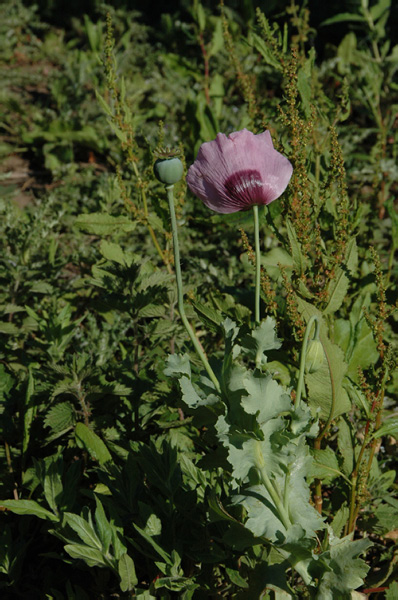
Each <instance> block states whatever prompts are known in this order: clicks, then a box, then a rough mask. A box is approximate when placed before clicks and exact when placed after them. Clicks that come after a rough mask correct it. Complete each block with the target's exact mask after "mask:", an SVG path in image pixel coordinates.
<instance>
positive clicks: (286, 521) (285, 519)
mask: <svg viewBox="0 0 398 600" xmlns="http://www.w3.org/2000/svg"><path fill="white" fill-rule="evenodd" d="M258 469H259V472H260V475H261V479H262V482H263V484H264V486H265V488H266V490H267V492H268V493H269V495H270V496H271V498H272V501H273V503H274V505H275V508H276V510H277V511H278V513H279V518H280V520H281V521H282V523H283V525H284V527H285V528H286V529H289V527H290V526H291V524H292V523H291V521H290V518H289V515H288V512H287V510H286V509H285V507H284V505H283V502H282V501H281V499H280V497H279V494H278V492H277V491H276V489H275V487H274V486H273V484H272V482H271V480H270V478H269V477H268V475H267V472H266V470H265V467H258Z"/></svg>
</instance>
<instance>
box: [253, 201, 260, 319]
mask: <svg viewBox="0 0 398 600" xmlns="http://www.w3.org/2000/svg"><path fill="white" fill-rule="evenodd" d="M253 215H254V250H255V253H256V291H255V302H254V310H255V320H256V323H260V282H261V255H260V226H259V220H258V205H257V204H254V206H253Z"/></svg>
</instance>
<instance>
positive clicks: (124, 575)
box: [117, 553, 138, 592]
mask: <svg viewBox="0 0 398 600" xmlns="http://www.w3.org/2000/svg"><path fill="white" fill-rule="evenodd" d="M117 568H118V571H119V576H120V589H121V590H122V592H130V591H131V590H133V589H134V588H135V586H136V585H137V583H138V579H137V575H136V573H135V565H134V561H133V559H132V558H131V557H130V556H129V555H128V554H127V553H126V554H123V556H121V557H120V559H119V562H118V565H117Z"/></svg>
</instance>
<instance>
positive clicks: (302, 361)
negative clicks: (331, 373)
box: [295, 315, 319, 408]
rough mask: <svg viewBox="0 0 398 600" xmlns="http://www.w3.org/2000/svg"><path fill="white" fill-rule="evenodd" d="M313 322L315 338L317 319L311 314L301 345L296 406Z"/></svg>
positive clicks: (300, 390) (317, 327) (299, 399)
mask: <svg viewBox="0 0 398 600" xmlns="http://www.w3.org/2000/svg"><path fill="white" fill-rule="evenodd" d="M313 323H315V332H314V338H315V339H316V338H317V336H318V332H319V319H318V317H317V316H316V315H312V317H311V318H310V320H309V321H308V324H307V327H306V330H305V333H304V339H303V345H302V347H301V356H300V372H299V378H298V383H297V390H296V403H295V404H296V406H297V408H298V407H299V406H300V401H301V394H302V391H303V386H304V372H305V359H306V356H307V346H308V339H309V337H310V333H311V328H312V325H313Z"/></svg>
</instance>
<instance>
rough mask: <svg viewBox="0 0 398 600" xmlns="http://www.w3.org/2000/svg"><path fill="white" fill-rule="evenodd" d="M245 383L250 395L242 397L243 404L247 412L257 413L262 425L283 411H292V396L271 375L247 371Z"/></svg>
mask: <svg viewBox="0 0 398 600" xmlns="http://www.w3.org/2000/svg"><path fill="white" fill-rule="evenodd" d="M243 385H244V387H245V389H246V391H247V394H248V395H247V396H246V397H245V398H243V399H242V401H241V405H242V406H243V408H244V409H245V411H246V412H247V413H249V414H251V415H256V417H257V421H258V423H259V425H260V427H261V426H262V425H263V424H264V423H266V422H267V421H269V420H270V419H273V418H275V417H277V416H279V415H280V414H281V413H282V412H285V411H286V412H289V411H290V409H291V407H292V403H291V400H290V396H289V395H288V394H287V393H286V392H285V390H284V389H283V388H282V387H281V386H280V385H279V384H278V383H277V382H276V381H275V380H274V379H272V376H271V375H268V376H264V375H263V374H262V373H260V372H258V371H255V372H254V374H251V373H249V372H247V374H246V376H245V379H244V382H243Z"/></svg>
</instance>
